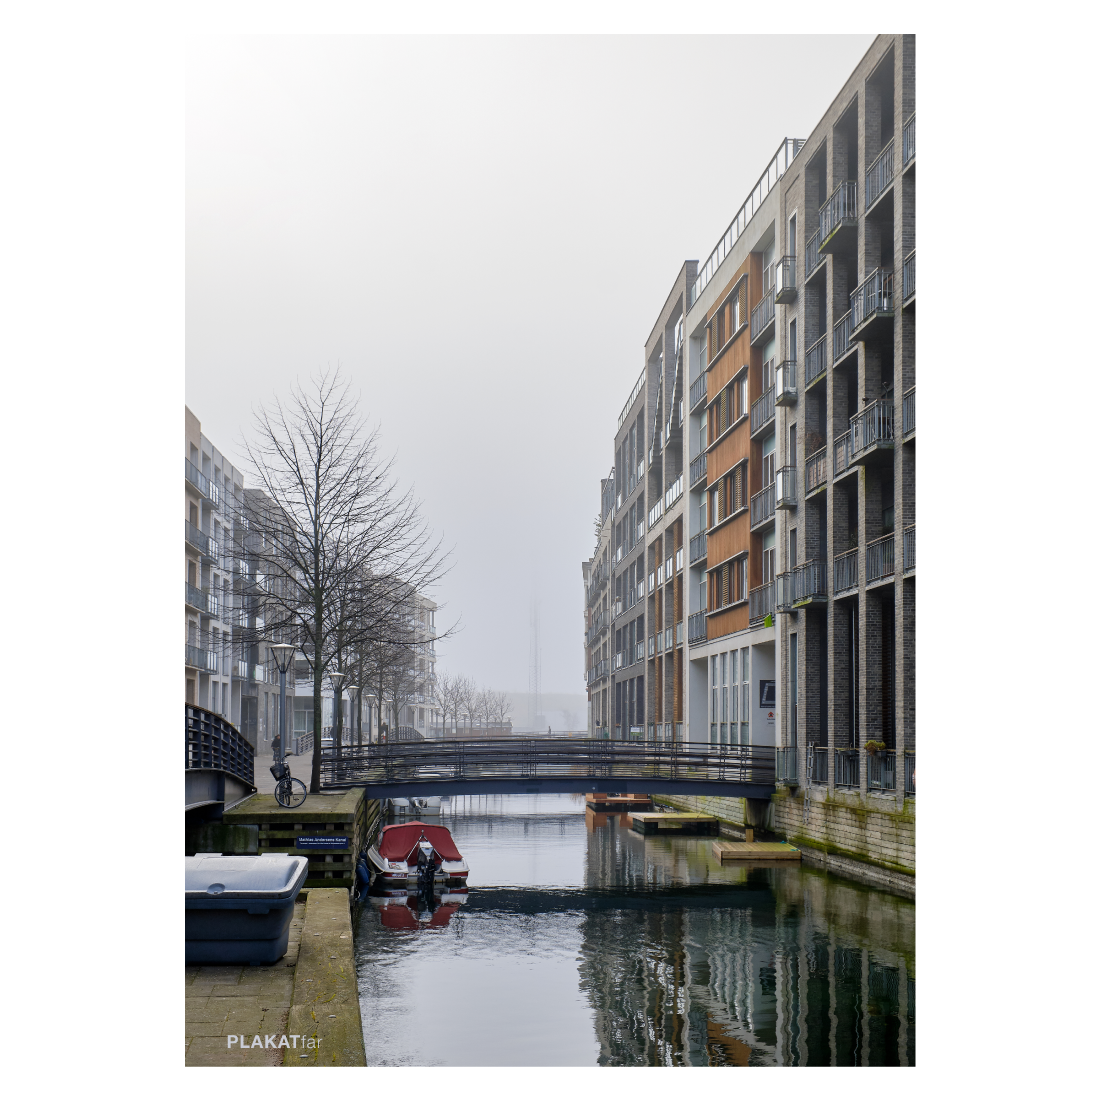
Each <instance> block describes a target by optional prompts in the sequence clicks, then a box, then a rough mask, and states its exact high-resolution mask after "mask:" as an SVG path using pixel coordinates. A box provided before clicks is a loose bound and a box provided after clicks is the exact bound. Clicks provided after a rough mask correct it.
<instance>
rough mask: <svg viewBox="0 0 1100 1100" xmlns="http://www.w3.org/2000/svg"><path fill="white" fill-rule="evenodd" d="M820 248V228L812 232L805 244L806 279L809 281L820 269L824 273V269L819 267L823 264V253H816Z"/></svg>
mask: <svg viewBox="0 0 1100 1100" xmlns="http://www.w3.org/2000/svg"><path fill="white" fill-rule="evenodd" d="M820 247H821V227H820V226H818V228H817V229H816V230H815V231H814V235H813V236H812V237H811V238H810V239H809V240H808V241H807V242H806V279H807V281H808V280H809V278H810V276H811V275H813V274H814V272H815V271H817V269H818V268H819V267H820V268H821V272H822V274H824V273H825V268H824V267H822V266H821V265H822V264H824V263H825V255H826V254H825V253H824V252H820V251H818V249H819V248H820Z"/></svg>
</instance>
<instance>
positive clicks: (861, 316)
mask: <svg viewBox="0 0 1100 1100" xmlns="http://www.w3.org/2000/svg"><path fill="white" fill-rule="evenodd" d="M851 302H852V332H855V331H856V329H858V328H859V326H860V325H862V324H864V323H865V322H867V321H870V320H871V319H872V318H874V317H877V316H879V315H893V312H894V273H893V272H892V271H886V270H885V269H884V268H881V267H876V268H875V270H874V271H872V272H871V274H870V275H868V276H867V278H866V279H864V280H863V282H862V283H860V285H859V286H857V287H856V288H855V290H853V291H852V297H851Z"/></svg>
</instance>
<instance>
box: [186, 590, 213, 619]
mask: <svg viewBox="0 0 1100 1100" xmlns="http://www.w3.org/2000/svg"><path fill="white" fill-rule="evenodd" d="M183 583H184V585H186V592H185V595H184V602H185V603H186V604H187V606H188V607H193V608H194V609H195V610H196V611H198V612H199V613H200V614H202V615H211V616H213V617H214V618H217V616H218V597H217V596H215V595H213V594H212V593H210V592H207V591H205V590H203V591H201V592H200V591H199V589H197V588H196V587H195V586H194V585H193V584H188V583H187V581H184V582H183Z"/></svg>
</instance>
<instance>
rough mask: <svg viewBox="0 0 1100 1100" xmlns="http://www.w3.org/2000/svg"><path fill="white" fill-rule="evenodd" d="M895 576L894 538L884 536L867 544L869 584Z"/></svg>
mask: <svg viewBox="0 0 1100 1100" xmlns="http://www.w3.org/2000/svg"><path fill="white" fill-rule="evenodd" d="M893 575H894V536H893V535H892V534H890V535H883V536H882V538H880V539H875V541H874V542H869V543H868V544H867V583H868V584H871V583H872V582H874V581H880V580H882V578H883V577H892V576H893Z"/></svg>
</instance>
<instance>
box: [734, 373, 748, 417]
mask: <svg viewBox="0 0 1100 1100" xmlns="http://www.w3.org/2000/svg"><path fill="white" fill-rule="evenodd" d="M737 392H738V405H737V408H738V415H740V416H746V415H747V414H748V411H749V377H748V375H747V374H746V375H745V376H744V377H743V378H742V379H741V381H740V382H738V383H737Z"/></svg>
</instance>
